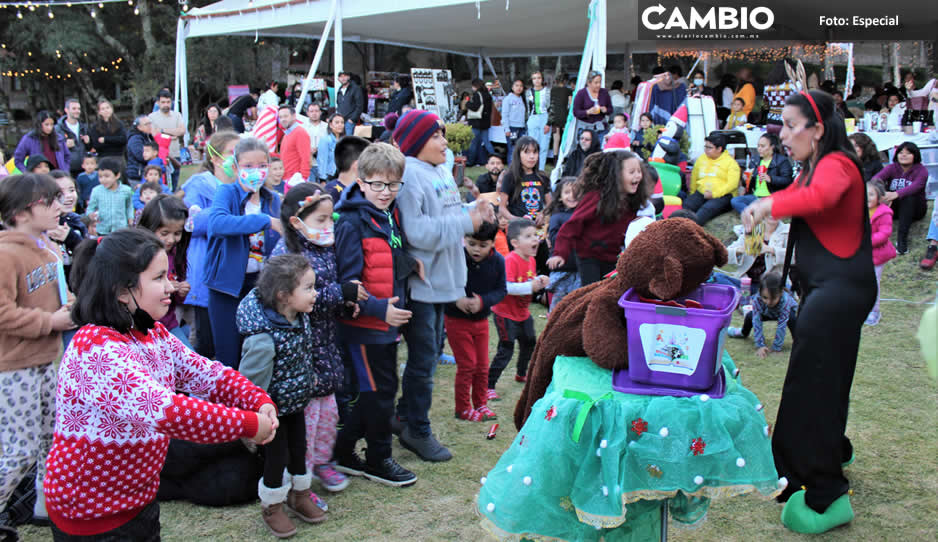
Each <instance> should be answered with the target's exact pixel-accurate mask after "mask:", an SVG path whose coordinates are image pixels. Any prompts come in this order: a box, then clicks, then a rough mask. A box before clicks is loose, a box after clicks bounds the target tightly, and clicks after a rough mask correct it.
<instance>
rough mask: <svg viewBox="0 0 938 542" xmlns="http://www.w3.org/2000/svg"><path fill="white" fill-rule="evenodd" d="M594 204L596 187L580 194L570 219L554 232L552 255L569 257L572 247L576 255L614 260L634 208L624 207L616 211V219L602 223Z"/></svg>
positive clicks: (596, 196)
mask: <svg viewBox="0 0 938 542" xmlns="http://www.w3.org/2000/svg"><path fill="white" fill-rule="evenodd" d="M597 205H599V191H598V190H590V191H589V192H587V193H585V194H583V196H582V197H581V198H580V202H579V203H578V204H577V206H576V210H575V211H573V215H572V216H571V217H570V220H567V221H566V222H564V224H563V226H561V227H560V231H558V232H557V238H556V239H555V240H554V255H556V256H560V257H561V258H563V259H564V260H569V259H570V253H571V252H572V251H573V250H574V249H575V250H576V255H577V257H578V258H595V259H597V260H601V261H604V262H614V261H616V258H618V257H619V251H620V249H621V248H622V245H623V244H624V243H625V232H626V230H628V229H629V224H630V223H631V222H632V220H634V219H635V211H632V210H626V211H624V212H622V213H621V214H619V219H618V220H616V221H615V222H612V223H609V224H603V223H602V222H601V221H600V220H599V216H598V215H597V214H596V207H597Z"/></svg>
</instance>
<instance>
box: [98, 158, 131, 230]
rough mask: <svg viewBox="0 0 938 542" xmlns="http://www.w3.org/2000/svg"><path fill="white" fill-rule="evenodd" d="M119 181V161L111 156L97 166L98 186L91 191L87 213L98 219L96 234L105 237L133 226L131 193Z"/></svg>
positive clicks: (127, 187)
mask: <svg viewBox="0 0 938 542" xmlns="http://www.w3.org/2000/svg"><path fill="white" fill-rule="evenodd" d="M120 180H121V160H120V159H119V158H114V157H111V156H108V157H105V158H102V159H101V163H100V164H98V181H99V182H100V184H99V185H98V186H96V187H94V188H93V189H92V190H91V199H90V200H89V201H88V213H90V214H94V215H95V216H96V217H97V219H98V234H99V235H107V234H109V233H111V232H115V231H117V230H119V229H121V228H125V227H127V226H132V225H133V220H134V206H133V191H132V190H131V189H130V187H129V186H127V185H126V184H122V183H121V182H120Z"/></svg>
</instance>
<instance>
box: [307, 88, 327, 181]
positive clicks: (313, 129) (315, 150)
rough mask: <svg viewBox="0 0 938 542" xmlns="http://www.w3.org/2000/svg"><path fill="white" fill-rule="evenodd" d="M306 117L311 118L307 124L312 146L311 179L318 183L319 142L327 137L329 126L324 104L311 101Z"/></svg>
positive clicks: (310, 145) (310, 159) (310, 160)
mask: <svg viewBox="0 0 938 542" xmlns="http://www.w3.org/2000/svg"><path fill="white" fill-rule="evenodd" d="M306 118H307V119H309V122H307V123H306V125H305V128H306V133H307V134H308V135H309V147H310V158H309V181H310V182H313V183H317V182H319V162H317V161H316V157H317V155H318V154H319V142H320V141H322V140H323V138H325V137H326V128H327V126H326V123H325V121H323V120H322V106H320V105H319V104H318V103H316V102H310V104H309V105H308V106H306Z"/></svg>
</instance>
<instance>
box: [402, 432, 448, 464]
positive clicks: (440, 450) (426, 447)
mask: <svg viewBox="0 0 938 542" xmlns="http://www.w3.org/2000/svg"><path fill="white" fill-rule="evenodd" d="M398 439H399V440H400V441H401V446H403V447H404V448H407V449H408V450H410V451H412V452H414V453H415V454H417V457H419V458H420V459H423V460H424V461H432V462H435V463H437V462H441V461H449V460H450V459H452V458H453V454H452V453H450V451H449V449H447V448H446V446H443V445H442V444H440V441H438V440H436V437H434V436H433V434H432V433H431V434H429V435H427V436H425V437H414V436H411V434H410V427H405V428H404V430H403V431H401V435H400V436H399V437H398Z"/></svg>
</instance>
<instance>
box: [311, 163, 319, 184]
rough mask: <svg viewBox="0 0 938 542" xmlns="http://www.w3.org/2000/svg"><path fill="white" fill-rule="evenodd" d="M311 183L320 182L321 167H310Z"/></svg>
mask: <svg viewBox="0 0 938 542" xmlns="http://www.w3.org/2000/svg"><path fill="white" fill-rule="evenodd" d="M309 182H311V183H318V182H319V166H310V167H309Z"/></svg>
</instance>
